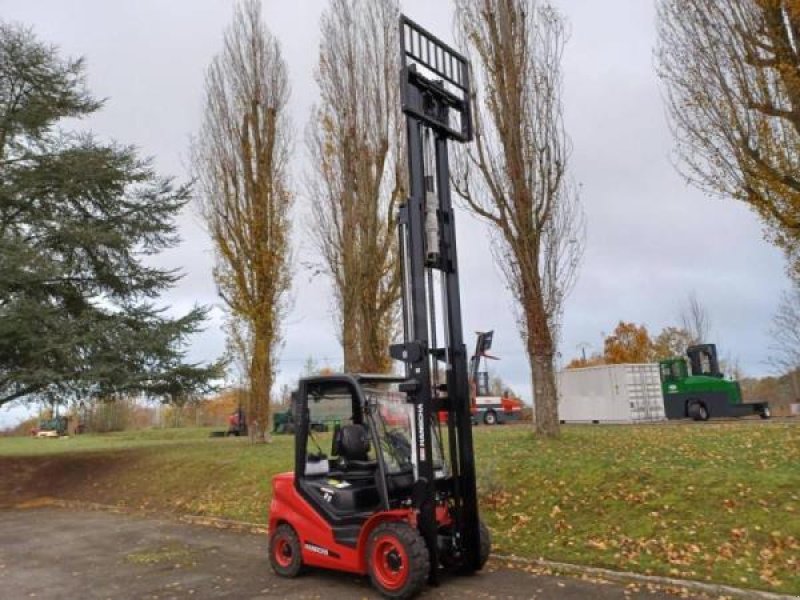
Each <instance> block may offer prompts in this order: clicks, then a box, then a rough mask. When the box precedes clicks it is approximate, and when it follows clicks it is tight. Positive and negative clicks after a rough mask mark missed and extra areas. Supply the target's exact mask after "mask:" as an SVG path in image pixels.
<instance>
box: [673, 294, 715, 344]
mask: <svg viewBox="0 0 800 600" xmlns="http://www.w3.org/2000/svg"><path fill="white" fill-rule="evenodd" d="M680 321H681V326H682V328H683V330H684V331H686V332H687V333H688V334H689V342H690V343H691V344H701V343H704V342H708V341H709V339H708V336H709V335H710V334H711V317H710V315H709V314H708V309H707V308H706V306H705V305H704V304H703V303H702V302H701V301H700V298H698V297H697V292H694V291H692V292H690V293H689V295H688V296H687V297H686V305H685V306H684V307H683V309H682V310H681V313H680Z"/></svg>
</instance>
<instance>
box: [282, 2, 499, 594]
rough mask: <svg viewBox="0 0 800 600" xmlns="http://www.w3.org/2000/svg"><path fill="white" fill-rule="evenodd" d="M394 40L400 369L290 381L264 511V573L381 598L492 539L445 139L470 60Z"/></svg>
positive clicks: (480, 556)
mask: <svg viewBox="0 0 800 600" xmlns="http://www.w3.org/2000/svg"><path fill="white" fill-rule="evenodd" d="M400 39H401V43H402V54H401V55H402V64H403V68H402V73H401V78H402V79H401V81H402V87H403V90H402V92H403V93H402V98H403V112H404V113H405V115H406V131H407V136H408V162H409V184H410V192H411V193H410V196H409V198H408V199H407V201H406V203H405V204H404V205H402V206H401V207H400V210H399V214H398V223H399V248H400V260H401V266H402V271H403V286H402V287H403V325H404V342H403V343H401V344H395V345H393V346H391V348H390V349H389V350H390V354H391V356H392V357H393V358H394V359H395V360H398V361H402V362H404V363H405V365H406V372H405V375H403V376H385V375H384V376H381V375H360V374H340V375H326V376H318V377H310V378H306V379H302V380H301V381H300V383H299V387H298V390H297V391H296V392H295V396H294V401H293V403H292V406H293V410H294V422H295V425H296V433H295V468H294V472H292V473H284V474H281V475H278V476H276V477H275V478H274V480H273V495H272V504H271V505H270V516H269V530H270V544H269V556H270V562H271V564H272V567H273V569H274V570H275V572H276V573H278V574H280V575H283V576H287V577H293V576H296V575H298V574H299V573H300V572H301V571H302V569H303V567H304V566H312V567H323V568H328V569H335V570H339V571H347V572H350V573H358V574H368V575H369V576H370V578H371V580H372V583H373V585H374V586H375V587H376V588H377V589H378V590H379V591H380V592H381V593H382V594H383V595H384V596H386V597H389V598H410V597H412V596H414V595H415V594H416V593H418V592H419V591H420V590H421V589H422V586H423V585H424V584H425V582H426V581H428V582H430V583H436V582H437V579H438V574H439V572H440V570H441V569H447V570H450V571H453V572H458V573H472V572H474V571H477V570H479V569H481V568H482V567H483V565H484V563H485V562H486V560H487V558H488V556H489V548H490V544H491V542H490V539H489V532H488V530H487V529H486V527H485V526H483V524H482V523H481V522H480V519H479V515H478V500H477V490H476V482H475V462H474V455H473V444H472V424H471V420H472V416H471V406H470V393H469V376H468V373H467V350H466V346H465V345H464V341H463V332H462V326H461V306H460V292H459V285H458V261H457V255H456V239H455V219H454V213H453V209H452V203H451V198H450V187H449V182H450V174H449V165H448V153H447V152H448V147H447V146H448V141H449V140H455V141H458V142H467V141H469V140H470V139H472V123H471V120H470V84H469V64H468V63H467V61H466V59H465V58H464V57H463V56H461V55H460V54H459V53H457V52H456V51H455V50H453V49H452V48H450V47H448V46H447V45H445V44H444V43H442V42H441V41H440V40H438V39H437V38H435V37H434V36H433V35H431V34H430V33H428V32H427V31H425V30H424V29H422V28H421V27H419V26H418V25H416V24H415V23H413V22H411V21H409V20H408V19H406V18H405V17H402V18H401V21H400ZM437 315H438V316H441V317H442V321H441V322H440V323H437ZM437 338H438V339H441V340H443V342H442V343H441V344H440V343H438V342H437ZM440 372H443V373H445V374H446V375H445V381H443V382H439V381H438V380H434V377H436V378H438V373H440ZM440 411H441V412H443V413H444V414H445V415H446V419H445V423H440V422H439V420H438V419H436V418H435V417H436V414H437V412H440ZM320 420H324V421H330V422H336V423H341V425H336V427H335V428H334V432H333V437H332V441H330V448H325V449H323V448H322V446H321V445H320V443H319V440H317V438H316V437H315V432H314V430H313V428H312V427H311V426H310V424H311V423H313V422H315V421H320ZM445 427H446V428H447V436H446V439H447V444H446V447H445V444H444V443H443V440H444V439H445V437H444V435H443V432H442V429H443V428H445ZM317 433H318V432H317ZM320 437H321V436H320Z"/></svg>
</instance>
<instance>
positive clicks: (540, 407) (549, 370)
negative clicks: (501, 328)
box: [526, 294, 560, 437]
mask: <svg viewBox="0 0 800 600" xmlns="http://www.w3.org/2000/svg"><path fill="white" fill-rule="evenodd" d="M526 306H528V307H529V308H528V310H527V311H526V326H527V351H528V362H529V363H530V367H531V387H532V389H533V406H534V410H533V425H534V430H535V431H536V433H537V434H539V435H543V436H546V437H558V435H559V429H560V428H559V421H558V395H557V394H556V378H555V369H554V367H553V357H554V355H555V352H554V345H553V338H552V334H551V332H550V327H549V324H548V322H547V315H546V313H545V311H544V307H543V305H542V302H541V298H538V297H537V296H536V295H535V294H534V295H533V298H531V299H529V300H528V301H527V302H526Z"/></svg>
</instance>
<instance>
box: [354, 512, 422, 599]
mask: <svg viewBox="0 0 800 600" xmlns="http://www.w3.org/2000/svg"><path fill="white" fill-rule="evenodd" d="M367 568H368V572H369V578H370V580H371V581H372V585H373V586H375V588H376V589H377V590H378V591H379V592H380V593H381V594H383V595H384V596H386V597H387V598H411V597H412V596H414V595H416V594H417V593H418V592H419V591H420V590H421V589H422V586H424V585H425V582H426V581H427V580H428V575H429V573H430V569H431V565H430V557H429V554H428V548H427V547H426V546H425V540H423V539H422V536H421V535H420V534H419V531H417V530H416V529H414V528H413V527H411V526H410V525H409V524H408V523H402V522H389V523H381V524H380V525H378V526H377V527H375V529H374V530H373V531H372V533H371V534H370V536H369V543H368V544H367Z"/></svg>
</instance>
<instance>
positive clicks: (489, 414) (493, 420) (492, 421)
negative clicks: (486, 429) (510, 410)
mask: <svg viewBox="0 0 800 600" xmlns="http://www.w3.org/2000/svg"><path fill="white" fill-rule="evenodd" d="M483 422H484V423H486V424H487V425H497V413H496V412H494V411H493V410H487V411H486V413H485V414H484V415H483Z"/></svg>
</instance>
